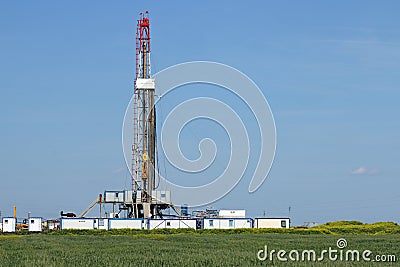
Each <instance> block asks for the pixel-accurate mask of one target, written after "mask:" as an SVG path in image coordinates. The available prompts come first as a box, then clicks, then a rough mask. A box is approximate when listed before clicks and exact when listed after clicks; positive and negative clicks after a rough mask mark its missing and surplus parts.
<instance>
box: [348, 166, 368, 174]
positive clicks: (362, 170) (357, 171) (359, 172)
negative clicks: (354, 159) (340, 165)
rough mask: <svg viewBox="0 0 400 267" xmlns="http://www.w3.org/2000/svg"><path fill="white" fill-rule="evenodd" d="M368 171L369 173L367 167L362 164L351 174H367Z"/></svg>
mask: <svg viewBox="0 0 400 267" xmlns="http://www.w3.org/2000/svg"><path fill="white" fill-rule="evenodd" d="M366 173H367V168H365V167H363V166H361V167H360V168H358V169H356V170H354V171H352V172H351V174H358V175H360V174H366Z"/></svg>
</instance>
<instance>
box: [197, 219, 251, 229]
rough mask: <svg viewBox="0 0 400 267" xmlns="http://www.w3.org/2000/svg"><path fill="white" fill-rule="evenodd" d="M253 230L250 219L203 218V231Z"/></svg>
mask: <svg viewBox="0 0 400 267" xmlns="http://www.w3.org/2000/svg"><path fill="white" fill-rule="evenodd" d="M236 228H253V219H251V218H205V219H203V229H236Z"/></svg>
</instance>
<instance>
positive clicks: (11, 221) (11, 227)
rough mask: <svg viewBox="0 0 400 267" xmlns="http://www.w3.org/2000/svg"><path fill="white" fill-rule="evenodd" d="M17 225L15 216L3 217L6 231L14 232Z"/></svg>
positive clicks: (4, 230)
mask: <svg viewBox="0 0 400 267" xmlns="http://www.w3.org/2000/svg"><path fill="white" fill-rule="evenodd" d="M16 226H17V219H16V218H14V217H5V218H3V232H4V233H13V232H15V228H16Z"/></svg>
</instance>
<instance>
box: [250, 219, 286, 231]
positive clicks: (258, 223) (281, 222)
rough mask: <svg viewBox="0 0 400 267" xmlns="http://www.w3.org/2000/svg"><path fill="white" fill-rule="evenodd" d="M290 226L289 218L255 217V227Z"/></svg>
mask: <svg viewBox="0 0 400 267" xmlns="http://www.w3.org/2000/svg"><path fill="white" fill-rule="evenodd" d="M289 227H290V219H289V218H255V219H254V228H286V229H289Z"/></svg>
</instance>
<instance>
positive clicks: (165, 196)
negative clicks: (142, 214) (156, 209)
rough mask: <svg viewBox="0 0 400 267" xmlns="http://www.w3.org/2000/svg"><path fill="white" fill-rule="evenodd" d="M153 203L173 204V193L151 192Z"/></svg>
mask: <svg viewBox="0 0 400 267" xmlns="http://www.w3.org/2000/svg"><path fill="white" fill-rule="evenodd" d="M151 196H152V202H153V203H170V202H171V192H170V191H159V190H154V191H151Z"/></svg>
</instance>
